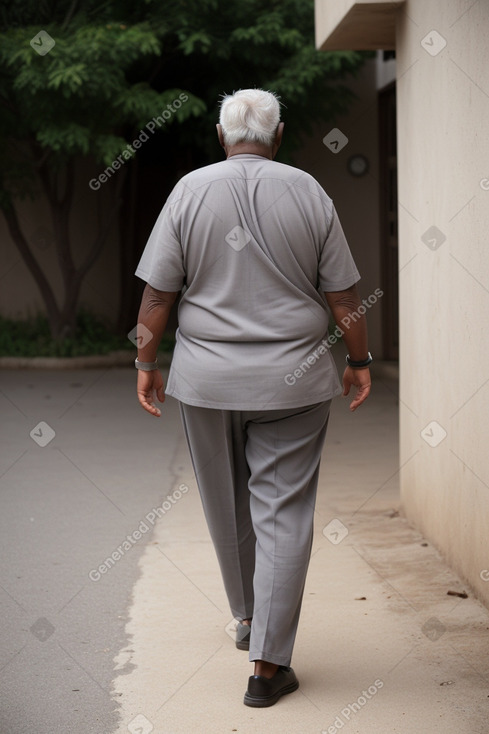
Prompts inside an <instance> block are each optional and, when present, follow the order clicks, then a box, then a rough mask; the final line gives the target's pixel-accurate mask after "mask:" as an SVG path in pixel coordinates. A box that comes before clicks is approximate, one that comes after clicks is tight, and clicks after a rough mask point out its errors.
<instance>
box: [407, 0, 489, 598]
mask: <svg viewBox="0 0 489 734" xmlns="http://www.w3.org/2000/svg"><path fill="white" fill-rule="evenodd" d="M465 11H467V12H465ZM464 13H465V14H464ZM433 29H434V30H436V31H437V32H438V33H439V34H441V36H443V37H444V38H445V39H446V42H447V45H446V46H445V48H444V49H443V50H441V51H440V52H439V53H438V54H437V55H436V56H432V55H430V54H429V53H427V51H425V50H424V48H423V47H422V46H421V41H422V39H423V38H425V37H426V35H427V34H429V32H430V31H432V30H433ZM488 37H489V4H488V3H487V2H478V3H472V2H461V1H460V0H437V1H436V2H435V1H434V2H431V3H426V2H425V0H408V2H406V7H405V10H404V11H403V12H401V13H400V15H399V17H398V27H397V69H398V85H397V99H398V157H399V158H398V160H399V203H400V207H399V217H400V278H399V279H400V313H401V317H400V321H401V333H400V344H401V355H400V365H401V401H402V403H401V465H404V466H403V469H402V473H401V499H402V504H403V507H404V510H405V512H406V514H407V516H408V517H409V518H410V519H411V520H412V521H413V522H414V523H415V524H416V525H417V526H418V527H419V528H420V529H421V530H422V531H423V532H424V533H425V534H426V536H427V537H429V538H430V539H431V540H433V541H434V542H435V544H436V545H437V546H438V547H439V548H440V549H441V550H442V551H443V553H444V554H445V556H446V557H447V559H448V560H449V562H450V563H451V564H452V565H453V566H454V567H455V568H456V569H457V570H458V571H459V572H460V573H461V574H462V575H463V576H464V577H465V578H466V579H468V580H469V581H470V583H471V584H472V586H473V587H474V588H475V589H476V591H477V593H478V594H479V596H480V597H481V598H483V599H484V600H485V601H486V603H489V583H488V582H484V581H483V580H482V579H481V578H480V573H481V571H483V570H484V569H487V568H488V567H489V552H488V543H489V452H488V450H487V434H488V420H487V416H488V413H489V382H488V380H489V342H488V337H487V324H488V323H489V250H488V233H489V190H484V189H483V188H481V185H480V182H481V180H483V179H489V134H488V130H489V127H488V122H489V96H488V95H489V75H488V69H489V45H488V42H487V39H488ZM430 39H431V40H432V41H433V46H431V47H430V48H432V49H433V50H436V48H435V47H434V44H437V43H439V41H440V39H438V40H437V39H436V38H435V37H434V36H433V35H431V36H428V39H427V40H428V42H429V41H430ZM440 45H441V44H440ZM483 186H486V184H484V183H483ZM487 189H489V181H488V182H487ZM433 226H435V227H437V228H438V229H439V230H440V231H441V232H443V234H444V236H445V237H446V240H445V242H443V244H441V245H440V246H439V247H438V248H437V249H435V250H431V249H430V248H429V247H427V246H426V245H425V244H424V243H423V241H422V239H421V238H422V236H423V234H424V233H425V232H426V231H427V230H428V229H429V228H430V227H433ZM432 421H436V422H437V423H439V424H440V426H442V428H443V430H444V431H446V432H447V436H446V438H445V439H444V440H442V441H441V442H440V443H439V444H438V445H437V446H436V447H431V446H430V445H428V443H427V442H426V441H425V440H424V439H423V437H422V435H421V432H423V433H424V435H425V436H426V437H427V438H428V439H429V440H430V441H432V442H434V441H435V439H436V437H437V432H438V433H439V437H441V436H442V435H443V434H442V433H441V430H440V429H439V428H436V426H435V430H434V431H433V436H432V437H430V436H429V435H428V434H429V433H431V429H428V431H427V432H426V431H423V429H425V427H426V426H427V425H429V424H430V423H431V422H432Z"/></svg>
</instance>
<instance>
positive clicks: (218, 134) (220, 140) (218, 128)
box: [216, 123, 226, 148]
mask: <svg viewBox="0 0 489 734" xmlns="http://www.w3.org/2000/svg"><path fill="white" fill-rule="evenodd" d="M216 128H217V137H218V138H219V143H220V144H221V146H222V147H223V148H226V146H225V145H224V133H223V132H222V126H221V125H220V124H219V123H217V125H216Z"/></svg>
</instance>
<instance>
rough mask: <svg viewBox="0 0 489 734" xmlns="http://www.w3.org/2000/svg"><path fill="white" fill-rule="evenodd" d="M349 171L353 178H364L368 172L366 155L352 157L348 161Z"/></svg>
mask: <svg viewBox="0 0 489 734" xmlns="http://www.w3.org/2000/svg"><path fill="white" fill-rule="evenodd" d="M348 170H349V171H350V173H351V174H352V176H363V175H364V174H365V173H367V171H368V160H367V159H366V158H365V156H364V155H360V154H358V155H352V156H351V157H350V158H349V159H348Z"/></svg>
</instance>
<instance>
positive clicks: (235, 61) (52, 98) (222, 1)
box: [0, 0, 364, 204]
mask: <svg viewBox="0 0 489 734" xmlns="http://www.w3.org/2000/svg"><path fill="white" fill-rule="evenodd" d="M11 5H12V7H10V8H3V9H2V10H1V11H0V21H1V22H2V27H3V28H4V30H3V32H1V33H0V102H1V103H2V105H3V114H2V118H1V121H0V151H1V152H0V169H1V171H2V172H3V199H2V200H3V202H4V203H5V202H6V201H8V199H9V198H12V197H15V196H19V195H20V194H23V193H27V192H29V193H32V192H33V189H34V186H35V175H34V174H35V170H36V163H37V162H39V161H40V160H45V159H46V157H47V159H48V160H49V163H50V165H51V166H52V167H55V168H60V167H62V166H63V165H65V164H66V163H67V161H68V160H70V159H71V158H73V157H75V156H86V155H88V154H90V155H92V156H93V157H94V158H95V160H96V161H98V162H99V163H100V164H101V165H102V166H106V165H108V164H110V162H111V161H112V160H114V159H115V158H116V157H117V155H118V154H120V153H121V152H122V150H123V149H124V148H125V146H126V145H127V143H128V142H130V140H131V138H132V137H133V136H134V133H135V132H137V131H138V130H139V129H141V128H143V127H144V125H146V123H147V122H148V121H149V120H151V119H152V118H153V117H154V116H156V115H158V114H160V113H161V111H162V110H164V109H166V108H167V105H168V104H171V103H172V101H173V100H175V99H176V98H178V97H179V95H180V94H181V93H182V92H184V93H185V94H187V96H188V98H189V99H188V101H187V102H186V103H185V104H183V105H182V106H181V107H180V108H179V109H178V110H176V111H175V112H174V113H173V114H172V116H171V118H170V119H169V120H168V123H167V124H165V126H164V127H162V128H161V130H159V131H158V134H168V132H169V131H170V132H171V130H172V126H173V127H174V126H175V125H177V126H178V131H177V132H175V130H173V137H175V142H176V144H177V145H179V146H181V147H184V148H185V147H190V148H194V149H195V148H196V147H197V148H198V149H199V150H198V154H199V156H200V158H201V159H202V160H199V163H200V162H206V160H205V159H206V158H207V159H209V161H210V159H212V158H213V157H215V156H216V151H217V152H218V150H219V149H218V147H217V144H216V143H215V127H214V126H215V122H216V119H217V116H218V99H219V97H220V96H221V95H222V94H223V93H230V92H232V91H233V90H235V89H238V88H243V87H248V86H252V87H255V86H263V87H265V88H268V89H272V90H273V91H275V92H276V93H278V94H279V95H280V96H281V98H282V102H283V105H284V109H283V112H284V119H285V120H286V123H287V135H286V136H285V156H286V157H287V151H289V152H290V150H292V149H293V148H294V147H295V146H297V144H298V143H299V141H300V137H301V134H302V133H303V132H308V131H310V130H311V125H312V124H313V123H314V122H316V121H317V120H321V119H322V120H325V121H326V120H327V121H331V120H333V119H334V117H335V116H337V115H338V114H340V113H343V112H344V111H345V110H346V108H347V105H348V103H349V101H350V100H351V96H352V95H351V93H350V92H349V91H348V89H347V87H346V86H344V85H343V83H342V81H343V80H344V79H345V78H346V76H347V75H348V74H350V73H353V72H355V70H356V69H357V68H358V67H359V66H360V65H361V63H362V61H363V57H364V54H361V53H358V52H330V53H321V52H318V51H316V49H315V48H314V39H313V32H314V25H313V24H314V13H313V0H281V2H278V0H268V1H267V2H265V0H235V1H234V2H232V1H230V0H198V1H197V0H185V2H184V1H183V0H172V2H165V3H161V2H160V0H146V1H145V2H140V3H136V2H132V1H130V0H107V1H106V2H104V3H102V4H100V3H99V2H95V1H94V0H85V2H84V3H80V4H79V5H77V4H76V3H72V2H71V0H58V1H57V2H56V1H55V0H51V1H50V0H39V1H38V2H34V0H23V1H22V2H18V3H12V4H11ZM73 8H75V11H74V12H73ZM40 29H43V30H45V31H46V32H48V33H49V34H50V36H52V38H53V39H54V40H55V46H54V47H53V48H52V49H51V50H50V51H49V52H48V53H47V54H46V55H44V56H40V55H39V54H38V53H37V52H36V51H35V50H34V49H33V48H32V47H31V45H30V41H31V39H32V38H33V37H34V36H35V35H36V34H37V33H38V32H39V30H40ZM26 161H27V163H28V162H29V161H30V165H29V164H27V165H26ZM2 200H0V204H1V203H2Z"/></svg>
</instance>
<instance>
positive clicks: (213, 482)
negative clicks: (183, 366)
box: [180, 400, 331, 665]
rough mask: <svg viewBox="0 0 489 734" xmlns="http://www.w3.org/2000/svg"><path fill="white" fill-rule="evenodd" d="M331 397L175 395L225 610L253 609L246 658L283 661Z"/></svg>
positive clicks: (247, 614)
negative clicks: (230, 404) (193, 400)
mask: <svg viewBox="0 0 489 734" xmlns="http://www.w3.org/2000/svg"><path fill="white" fill-rule="evenodd" d="M330 405H331V401H330V400H329V401H326V402H323V403H317V404H315V405H309V406H304V407H300V408H291V409H290V408H289V409H284V410H264V411H234V410H218V409H212V408H200V407H195V406H193V405H187V404H184V403H180V411H181V415H182V421H183V427H184V431H185V435H186V438H187V443H188V447H189V450H190V455H191V458H192V463H193V468H194V471H195V476H196V480H197V485H198V488H199V492H200V496H201V499H202V505H203V508H204V514H205V517H206V520H207V524H208V527H209V532H210V535H211V538H212V541H213V544H214V547H215V550H216V553H217V558H218V561H219V566H220V569H221V573H222V578H223V581H224V586H225V590H226V594H227V597H228V600H229V605H230V607H231V611H232V613H233V615H234V616H235V617H236V618H238V619H240V620H243V619H248V618H253V621H252V625H251V640H250V654H249V659H250V661H252V660H267V661H268V662H271V663H276V664H278V665H289V664H290V660H291V657H292V649H293V646H294V641H295V636H296V632H297V625H298V623H299V614H300V609H301V604H302V596H303V592H304V584H305V580H306V573H307V568H308V565H309V559H310V555H311V545H312V536H313V520H314V506H315V502H316V490H317V483H318V474H319V463H320V459H321V451H322V448H323V443H324V439H325V436H326V429H327V425H328V418H329V409H330Z"/></svg>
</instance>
